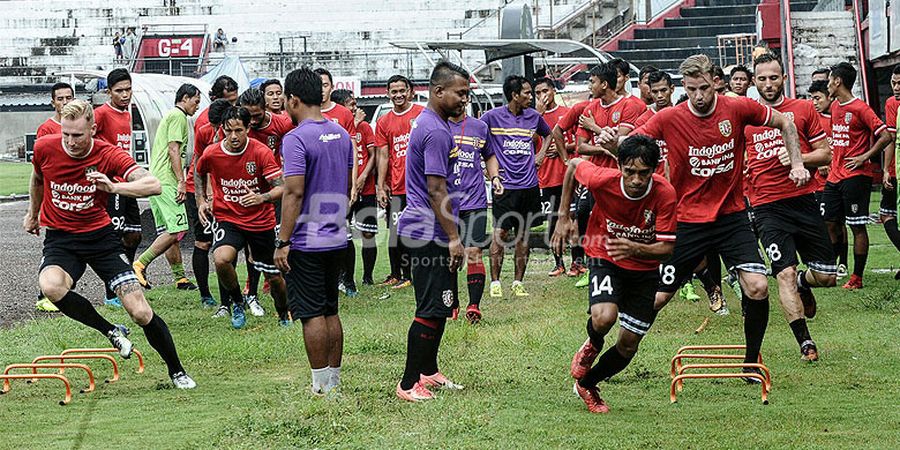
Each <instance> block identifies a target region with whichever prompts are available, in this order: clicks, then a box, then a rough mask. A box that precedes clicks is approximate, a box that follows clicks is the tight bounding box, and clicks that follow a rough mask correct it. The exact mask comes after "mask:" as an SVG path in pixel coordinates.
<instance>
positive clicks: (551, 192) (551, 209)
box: [535, 186, 562, 230]
mask: <svg viewBox="0 0 900 450" xmlns="http://www.w3.org/2000/svg"><path fill="white" fill-rule="evenodd" d="M561 198H562V186H551V187H545V188H541V215H540V217H539V218H538V220H537V221H536V222H535V224H540V223H541V222H542V221H544V220H547V221H549V222H550V225H549V226H550V227H553V226H555V225H556V219H558V217H557V216H558V215H559V200H560V199H561ZM548 230H549V228H548Z"/></svg>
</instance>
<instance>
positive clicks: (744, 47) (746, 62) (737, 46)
mask: <svg viewBox="0 0 900 450" xmlns="http://www.w3.org/2000/svg"><path fill="white" fill-rule="evenodd" d="M716 38H717V44H716V47H717V48H718V51H719V67H728V66H730V65H732V64H735V65H742V66H751V65H752V63H753V46H754V45H756V34H746V33H741V34H720V35H718V36H716ZM730 51H733V52H734V55H733V56H732V55H730V54H729V53H731V52H730Z"/></svg>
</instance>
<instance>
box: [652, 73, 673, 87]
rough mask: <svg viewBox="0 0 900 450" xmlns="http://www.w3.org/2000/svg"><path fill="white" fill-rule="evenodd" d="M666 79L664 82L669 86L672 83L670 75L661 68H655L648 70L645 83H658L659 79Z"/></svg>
mask: <svg viewBox="0 0 900 450" xmlns="http://www.w3.org/2000/svg"><path fill="white" fill-rule="evenodd" d="M663 80H665V81H666V84H668V85H669V86H671V85H672V76H671V75H669V74H668V73H666V72H663V71H662V70H657V71H656V72H650V74H649V75H648V76H647V85H648V86H649V85H653V84H656V83H659V82H660V81H663Z"/></svg>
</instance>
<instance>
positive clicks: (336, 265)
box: [284, 249, 345, 320]
mask: <svg viewBox="0 0 900 450" xmlns="http://www.w3.org/2000/svg"><path fill="white" fill-rule="evenodd" d="M344 253H345V251H344V249H337V250H329V251H325V252H304V251H301V250H291V252H290V253H289V254H288V264H289V265H290V266H291V271H290V272H288V273H287V274H285V276H284V279H285V281H286V282H287V296H288V308H290V311H291V318H293V319H294V320H300V319H311V318H313V317H319V316H325V317H328V316H333V315H335V314H337V313H338V279H339V278H340V275H341V269H342V268H343V260H344Z"/></svg>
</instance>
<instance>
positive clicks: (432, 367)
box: [422, 319, 447, 375]
mask: <svg viewBox="0 0 900 450" xmlns="http://www.w3.org/2000/svg"><path fill="white" fill-rule="evenodd" d="M431 320H432V321H434V322H437V329H436V330H434V339H433V340H432V341H431V348H430V349H429V350H430V351H429V352H428V358H427V359H425V361H423V364H422V374H424V375H434V374H436V373H438V360H437V358H438V350H440V348H441V338H442V337H444V328H445V327H446V325H447V319H431Z"/></svg>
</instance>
